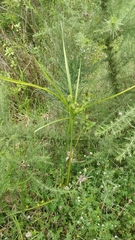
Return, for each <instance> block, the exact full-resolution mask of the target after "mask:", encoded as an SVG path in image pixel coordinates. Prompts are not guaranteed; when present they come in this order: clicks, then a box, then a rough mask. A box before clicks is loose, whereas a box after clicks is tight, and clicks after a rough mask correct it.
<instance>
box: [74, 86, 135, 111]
mask: <svg viewBox="0 0 135 240" xmlns="http://www.w3.org/2000/svg"><path fill="white" fill-rule="evenodd" d="M134 88H135V85H133V86H132V87H129V88H127V89H125V90H123V91H121V92H119V93H117V94H114V95H112V96H110V97H106V98H103V99H101V100H100V101H97V102H94V103H88V104H85V105H84V106H82V107H81V108H80V110H79V111H78V113H80V112H82V111H84V109H86V108H88V107H91V106H94V105H96V104H99V103H103V102H105V101H108V100H110V99H113V98H115V97H118V96H120V95H122V94H124V93H126V92H129V91H130V90H132V89H134Z"/></svg>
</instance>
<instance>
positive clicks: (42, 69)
mask: <svg viewBox="0 0 135 240" xmlns="http://www.w3.org/2000/svg"><path fill="white" fill-rule="evenodd" d="M35 61H36V63H37V64H38V66H39V68H40V69H41V71H42V72H43V74H44V76H45V78H46V80H47V81H48V82H49V83H50V84H51V85H52V86H53V87H54V88H55V90H56V91H57V93H58V94H59V96H60V99H61V101H62V102H63V103H64V104H65V105H68V104H67V101H66V98H65V96H64V95H63V93H62V91H61V90H60V89H59V88H58V86H57V85H56V84H55V83H54V81H53V80H52V79H51V77H50V76H49V75H48V74H47V72H46V71H45V69H44V67H43V66H42V65H41V64H40V63H39V62H38V61H37V60H36V59H35Z"/></svg>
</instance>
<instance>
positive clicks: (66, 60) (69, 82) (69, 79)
mask: <svg viewBox="0 0 135 240" xmlns="http://www.w3.org/2000/svg"><path fill="white" fill-rule="evenodd" d="M61 28H62V26H61ZM62 42H63V53H64V60H65V68H66V74H67V81H68V88H69V94H70V95H71V97H72V98H73V94H72V84H71V77H70V71H69V66H68V59H67V54H66V49H65V42H64V33H63V28H62Z"/></svg>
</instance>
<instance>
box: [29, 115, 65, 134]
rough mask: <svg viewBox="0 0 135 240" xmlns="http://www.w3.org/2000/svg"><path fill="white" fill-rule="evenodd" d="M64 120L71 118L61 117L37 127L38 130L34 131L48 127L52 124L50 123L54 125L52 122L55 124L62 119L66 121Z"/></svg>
mask: <svg viewBox="0 0 135 240" xmlns="http://www.w3.org/2000/svg"><path fill="white" fill-rule="evenodd" d="M64 120H69V118H61V119H58V120H55V121H53V122H50V123H47V124H45V125H44V126H42V127H40V128H38V129H36V130H35V131H34V133H36V132H38V131H39V130H41V129H43V128H46V127H48V126H50V125H52V124H55V123H57V122H61V121H64Z"/></svg>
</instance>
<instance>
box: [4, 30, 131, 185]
mask: <svg viewBox="0 0 135 240" xmlns="http://www.w3.org/2000/svg"><path fill="white" fill-rule="evenodd" d="M62 41H63V53H64V60H65V68H66V75H67V87H68V90H69V95H68V96H67V95H65V94H63V92H62V89H60V88H59V86H58V84H57V83H55V81H54V80H53V78H52V77H50V76H49V75H48V73H47V71H46V70H45V68H44V67H43V66H42V65H41V64H40V63H39V62H37V61H36V62H37V65H38V66H39V68H40V69H41V71H42V73H43V75H44V77H45V79H46V80H47V81H48V83H50V85H51V87H52V88H51V89H49V88H47V87H41V86H38V85H36V84H32V83H27V82H23V81H21V80H15V79H12V78H9V77H5V76H0V79H1V80H4V81H8V82H12V83H16V84H21V85H25V86H30V87H34V88H37V89H41V90H44V91H45V92H47V93H49V94H51V95H52V96H54V97H55V98H57V99H58V100H59V101H60V102H61V103H62V104H63V107H64V108H65V110H66V111H67V113H68V116H67V117H64V118H61V119H58V120H55V121H53V122H51V123H48V124H46V125H44V126H42V127H40V128H38V129H37V130H36V131H35V134H36V132H38V131H39V130H41V129H43V128H45V127H47V126H49V125H51V124H54V123H57V122H60V121H65V120H66V121H68V129H67V133H68V136H69V143H70V144H69V146H70V149H69V151H70V152H69V159H68V162H67V163H66V165H67V176H66V185H68V184H69V181H70V174H71V165H72V158H73V138H74V123H75V118H76V116H77V115H78V114H80V113H81V112H83V111H84V110H85V109H86V108H88V107H90V106H93V105H95V104H99V103H102V102H104V101H107V100H109V99H112V98H115V97H117V96H120V95H121V94H124V93H125V92H127V91H130V90H132V89H133V88H135V85H134V86H132V87H130V88H128V89H126V90H124V91H122V92H119V93H117V94H115V95H112V96H110V97H107V98H104V99H101V100H100V101H98V102H94V103H90V102H89V101H87V102H86V101H84V102H83V101H82V104H79V103H78V92H79V84H80V72H81V64H80V67H79V70H78V77H77V83H76V89H75V92H74V91H73V87H72V82H71V77H70V70H69V65H68V59H67V55H66V49H65V43H64V37H63V31H62ZM52 89H53V90H52Z"/></svg>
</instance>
